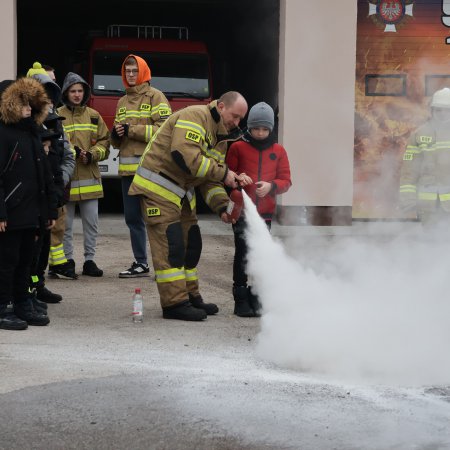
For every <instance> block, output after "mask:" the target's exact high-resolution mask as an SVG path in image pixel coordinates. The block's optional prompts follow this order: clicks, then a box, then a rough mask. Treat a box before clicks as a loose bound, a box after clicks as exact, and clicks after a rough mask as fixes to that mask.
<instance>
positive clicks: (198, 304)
mask: <svg viewBox="0 0 450 450" xmlns="http://www.w3.org/2000/svg"><path fill="white" fill-rule="evenodd" d="M189 301H190V302H191V305H192V306H193V307H194V308H198V309H203V311H205V313H206V314H207V315H208V316H212V315H213V314H217V313H218V312H219V308H218V307H217V305H215V304H214V303H205V302H204V301H203V298H202V296H201V295H200V294H199V295H197V296H195V297H194V296H193V295H192V294H189Z"/></svg>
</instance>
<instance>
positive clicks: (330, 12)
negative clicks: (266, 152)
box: [279, 0, 357, 206]
mask: <svg viewBox="0 0 450 450" xmlns="http://www.w3.org/2000/svg"><path fill="white" fill-rule="evenodd" d="M356 13H357V1H356V0H338V1H334V2H333V1H330V0H314V1H303V0H301V1H299V0H281V16H280V25H281V31H280V32H281V36H280V93H279V97H280V98H279V100H280V133H279V136H280V137H279V139H280V142H281V143H282V144H283V145H284V146H285V147H286V150H287V151H288V154H289V158H290V163H291V170H292V178H293V186H292V188H291V189H290V191H288V192H287V193H286V194H284V195H283V196H282V199H281V204H282V205H283V206H291V205H306V206H351V204H352V196H353V132H354V131H353V121H354V119H353V117H354V86H355V84H354V83H355V51H356Z"/></svg>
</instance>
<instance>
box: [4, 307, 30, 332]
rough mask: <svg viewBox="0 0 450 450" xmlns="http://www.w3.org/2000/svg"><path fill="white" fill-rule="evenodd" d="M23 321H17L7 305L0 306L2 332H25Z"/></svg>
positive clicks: (25, 327)
mask: <svg viewBox="0 0 450 450" xmlns="http://www.w3.org/2000/svg"><path fill="white" fill-rule="evenodd" d="M27 328H28V324H27V322H25V320H22V319H19V318H18V317H17V316H16V315H15V314H14V312H13V310H12V309H10V308H8V305H4V304H0V329H2V330H26V329H27Z"/></svg>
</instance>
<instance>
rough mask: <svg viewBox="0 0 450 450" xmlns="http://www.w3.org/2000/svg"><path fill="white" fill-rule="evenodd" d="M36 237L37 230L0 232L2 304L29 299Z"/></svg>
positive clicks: (0, 290) (0, 297)
mask: <svg viewBox="0 0 450 450" xmlns="http://www.w3.org/2000/svg"><path fill="white" fill-rule="evenodd" d="M36 235H37V229H36V228H27V229H24V230H11V231H8V230H7V231H4V232H0V304H3V305H5V304H8V303H9V302H13V303H18V302H21V301H24V300H25V299H26V298H27V297H28V295H29V292H28V288H29V286H30V270H31V264H32V261H33V253H34V246H35V239H36Z"/></svg>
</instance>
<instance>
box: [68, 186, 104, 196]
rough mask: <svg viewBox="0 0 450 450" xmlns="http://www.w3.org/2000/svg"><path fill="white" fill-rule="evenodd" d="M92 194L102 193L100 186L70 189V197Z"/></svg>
mask: <svg viewBox="0 0 450 450" xmlns="http://www.w3.org/2000/svg"><path fill="white" fill-rule="evenodd" d="M92 192H103V187H102V185H101V184H96V185H93V186H77V187H73V188H70V195H78V194H90V193H92Z"/></svg>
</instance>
